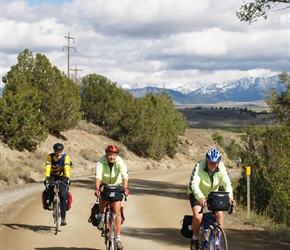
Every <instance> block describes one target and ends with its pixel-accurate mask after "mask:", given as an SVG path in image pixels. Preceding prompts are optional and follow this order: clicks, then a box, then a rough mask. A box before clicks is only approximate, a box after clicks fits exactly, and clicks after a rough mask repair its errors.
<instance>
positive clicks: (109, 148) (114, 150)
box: [105, 144, 120, 153]
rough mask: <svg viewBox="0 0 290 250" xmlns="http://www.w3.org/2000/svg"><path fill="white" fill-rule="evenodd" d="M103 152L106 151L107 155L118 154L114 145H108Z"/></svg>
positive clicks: (118, 150)
mask: <svg viewBox="0 0 290 250" xmlns="http://www.w3.org/2000/svg"><path fill="white" fill-rule="evenodd" d="M105 151H106V153H108V152H112V153H119V152H120V149H119V148H118V147H117V146H116V145H113V144H112V145H109V146H108V147H107V148H106V150H105Z"/></svg>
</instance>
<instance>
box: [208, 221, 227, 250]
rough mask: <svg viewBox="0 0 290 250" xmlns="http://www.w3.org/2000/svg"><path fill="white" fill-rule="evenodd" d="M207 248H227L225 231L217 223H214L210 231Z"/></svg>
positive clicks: (210, 249)
mask: <svg viewBox="0 0 290 250" xmlns="http://www.w3.org/2000/svg"><path fill="white" fill-rule="evenodd" d="M207 250H228V242H227V237H226V234H225V231H224V230H223V229H222V228H221V227H220V226H219V225H216V226H215V227H214V229H213V230H212V231H211V233H210V236H209V240H208V248H207Z"/></svg>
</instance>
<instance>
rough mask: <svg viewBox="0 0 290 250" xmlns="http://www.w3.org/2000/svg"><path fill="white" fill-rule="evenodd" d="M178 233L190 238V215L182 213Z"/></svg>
mask: <svg viewBox="0 0 290 250" xmlns="http://www.w3.org/2000/svg"><path fill="white" fill-rule="evenodd" d="M180 233H181V235H182V236H183V237H185V238H192V215H184V217H183V220H182V227H181V229H180Z"/></svg>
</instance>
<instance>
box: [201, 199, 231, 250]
mask: <svg viewBox="0 0 290 250" xmlns="http://www.w3.org/2000/svg"><path fill="white" fill-rule="evenodd" d="M205 205H206V204H205ZM233 207H234V204H231V206H230V210H229V212H228V213H229V214H231V213H232V212H233ZM200 213H203V217H202V222H201V225H200V231H201V237H202V240H201V241H200V242H202V248H201V249H202V250H228V243H227V237H226V234H225V231H224V230H223V228H222V227H221V226H220V225H218V224H217V222H216V218H215V211H209V212H205V209H204V208H202V210H201V211H200Z"/></svg>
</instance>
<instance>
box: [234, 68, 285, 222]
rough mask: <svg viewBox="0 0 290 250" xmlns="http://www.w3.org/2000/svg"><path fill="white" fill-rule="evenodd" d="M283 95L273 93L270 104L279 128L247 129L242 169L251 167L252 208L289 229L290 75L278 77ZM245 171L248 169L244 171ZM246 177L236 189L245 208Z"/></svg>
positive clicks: (283, 74)
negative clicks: (282, 88) (283, 86)
mask: <svg viewBox="0 0 290 250" xmlns="http://www.w3.org/2000/svg"><path fill="white" fill-rule="evenodd" d="M279 78H280V83H281V84H285V85H286V89H285V91H284V92H282V93H279V92H278V91H272V92H270V93H269V96H268V98H267V104H268V105H269V107H270V109H271V111H272V112H273V113H274V114H275V115H276V117H277V122H278V123H279V125H278V124H277V126H271V127H270V128H269V127H264V128H261V127H254V126H251V127H248V128H247V131H246V135H247V136H246V138H247V147H246V149H245V150H241V151H240V152H239V154H240V156H241V158H242V159H243V167H244V168H245V167H246V166H250V167H251V177H250V178H251V194H250V196H251V208H252V209H254V210H255V211H256V212H257V213H259V214H263V215H268V216H270V217H271V218H272V219H273V220H274V221H275V222H277V223H281V224H286V225H287V227H289V226H290V193H289V186H290V178H289V177H290V165H289V159H290V151H289V148H290V112H289V110H290V75H289V74H287V73H285V72H284V73H282V74H280V75H279ZM244 170H245V169H244ZM246 179H247V178H246V175H245V171H243V175H242V178H241V179H240V181H239V185H238V187H237V189H236V196H237V200H238V201H239V202H240V203H241V204H244V205H246V202H247V198H246V197H247V190H246V186H247V185H246Z"/></svg>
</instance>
